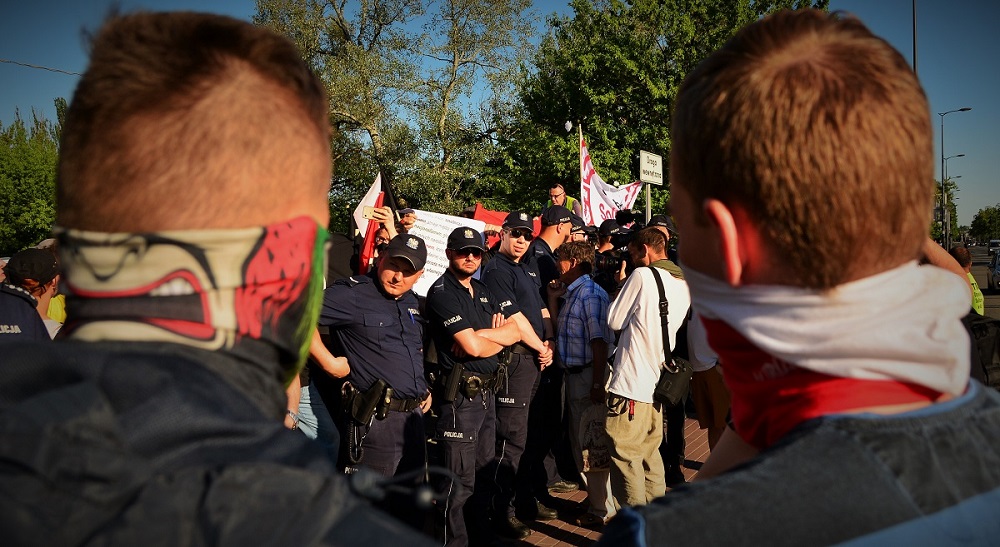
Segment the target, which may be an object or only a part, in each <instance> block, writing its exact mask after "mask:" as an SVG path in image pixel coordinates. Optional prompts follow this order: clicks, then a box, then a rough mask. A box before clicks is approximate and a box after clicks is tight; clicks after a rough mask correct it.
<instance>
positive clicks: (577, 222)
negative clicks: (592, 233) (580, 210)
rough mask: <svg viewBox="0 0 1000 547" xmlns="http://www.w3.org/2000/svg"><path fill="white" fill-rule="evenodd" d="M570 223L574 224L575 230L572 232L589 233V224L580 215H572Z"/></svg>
mask: <svg viewBox="0 0 1000 547" xmlns="http://www.w3.org/2000/svg"><path fill="white" fill-rule="evenodd" d="M570 215H571V216H570V222H572V223H573V229H572V230H570V231H571V232H585V231H587V223H585V222H584V221H583V219H582V218H580V215H577V214H573V213H570Z"/></svg>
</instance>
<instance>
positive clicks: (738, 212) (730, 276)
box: [703, 199, 764, 287]
mask: <svg viewBox="0 0 1000 547" xmlns="http://www.w3.org/2000/svg"><path fill="white" fill-rule="evenodd" d="M703 208H704V212H705V215H706V217H707V218H708V220H709V222H711V223H712V224H713V225H714V226H715V228H716V230H717V231H718V235H719V237H718V244H719V256H721V258H722V274H723V276H724V280H725V281H726V282H727V283H729V284H730V285H732V286H733V287H738V286H740V285H749V284H753V283H754V282H759V280H758V279H756V275H757V273H759V272H758V271H759V270H761V269H762V266H763V264H759V263H758V262H759V261H761V260H763V258H764V257H763V248H762V247H761V241H760V237H759V233H758V231H757V226H756V225H755V224H754V223H753V222H752V221H751V220H750V216H749V215H748V214H747V213H746V211H744V210H743V209H742V208H739V207H729V206H728V205H726V204H725V203H722V202H721V201H719V200H717V199H707V200H705V202H704V205H703Z"/></svg>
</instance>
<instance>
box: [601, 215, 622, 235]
mask: <svg viewBox="0 0 1000 547" xmlns="http://www.w3.org/2000/svg"><path fill="white" fill-rule="evenodd" d="M597 232H598V233H599V234H601V235H602V236H613V235H618V234H621V233H626V232H627V230H626V229H625V228H622V227H621V226H619V225H618V222H616V221H615V219H613V218H609V219H607V220H605V221H604V222H602V223H601V227H600V229H599V230H598V231H597Z"/></svg>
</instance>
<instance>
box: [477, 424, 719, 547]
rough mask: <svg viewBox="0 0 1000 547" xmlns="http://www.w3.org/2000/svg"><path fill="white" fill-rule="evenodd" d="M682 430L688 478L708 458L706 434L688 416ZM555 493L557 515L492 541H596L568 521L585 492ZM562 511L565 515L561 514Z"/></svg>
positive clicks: (545, 545) (546, 545)
mask: <svg viewBox="0 0 1000 547" xmlns="http://www.w3.org/2000/svg"><path fill="white" fill-rule="evenodd" d="M684 434H685V439H686V440H687V446H686V447H685V457H686V458H687V460H686V467H685V469H684V476H685V477H686V478H687V479H688V480H691V478H692V477H694V475H695V473H697V469H696V468H697V467H699V466H700V464H701V463H703V462H704V461H705V459H706V458H708V437H706V435H705V432H704V431H702V430H700V429H698V422H697V421H695V420H692V419H690V418H688V419H687V421H686V423H685V426H684ZM555 497H556V498H557V499H558V500H559V502H560V505H561V506H560V507H556V509H558V510H559V512H560V516H559V518H557V519H554V520H549V521H535V522H531V521H528V522H526V524H527V525H528V526H529V527H530V528H531V529H532V531H533V532H532V534H531V535H530V536H528V538H527V539H525V540H524V541H511V540H498V541H497V542H495V543H494V545H496V546H507V545H511V546H513V545H539V546H542V547H554V546H567V545H571V546H577V547H579V546H585V545H591V544H593V543H594V542H595V541H597V539H598V538H599V537H600V536H601V534H600V532H599V531H598V530H592V529H589V528H581V527H579V526H575V525H573V524H571V523H570V522H569V520H571V519H572V517H570V516H568V515H570V514H572V515H577V514H580V513H582V512H584V511H585V509H584V504H585V503H586V499H587V493H586V492H585V491H576V492H573V493H571V494H556V495H555ZM564 514H566V515H567V516H563V515H564ZM564 519H565V520H564Z"/></svg>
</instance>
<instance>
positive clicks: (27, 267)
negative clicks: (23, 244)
mask: <svg viewBox="0 0 1000 547" xmlns="http://www.w3.org/2000/svg"><path fill="white" fill-rule="evenodd" d="M3 271H4V273H5V274H6V275H7V278H8V282H10V283H12V284H14V285H20V284H22V283H23V282H24V281H25V280H26V279H31V280H33V281H37V282H38V283H39V284H40V285H44V284H46V283H48V282H49V281H52V279H53V278H55V276H56V275H58V274H59V263H58V262H57V261H56V257H55V255H53V254H52V253H50V252H49V251H44V250H42V249H35V248H30V249H25V250H23V251H18V252H16V253H14V256H12V257H10V260H9V261H8V262H7V265H6V266H4V269H3Z"/></svg>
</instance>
